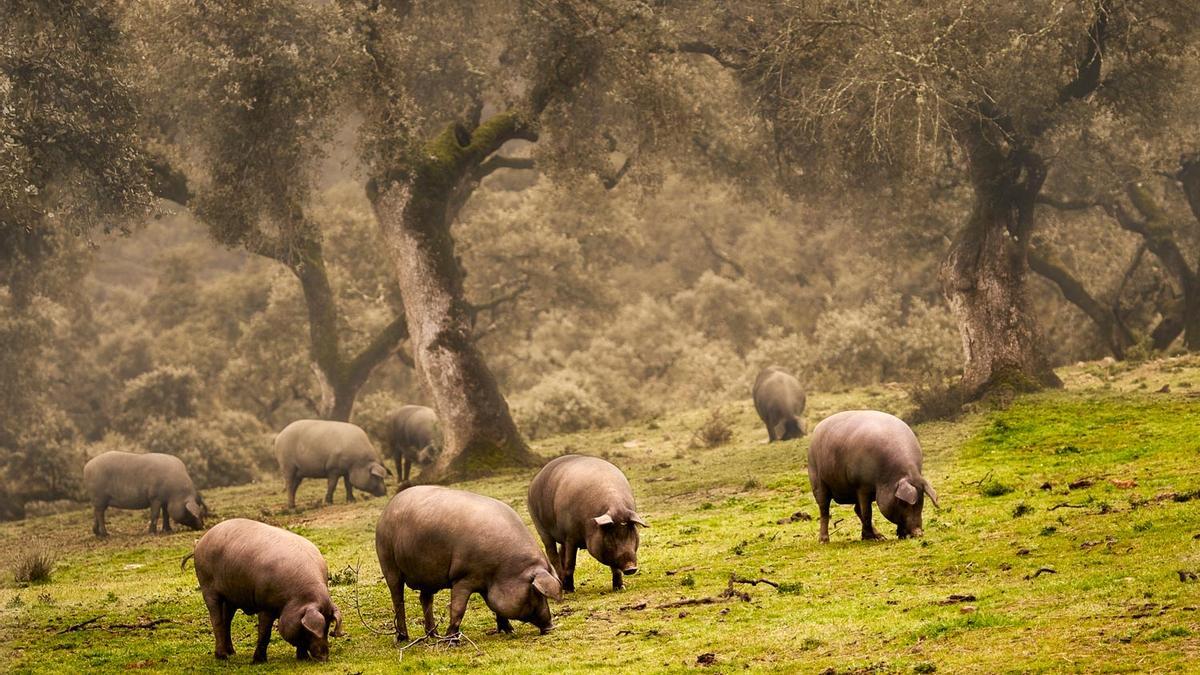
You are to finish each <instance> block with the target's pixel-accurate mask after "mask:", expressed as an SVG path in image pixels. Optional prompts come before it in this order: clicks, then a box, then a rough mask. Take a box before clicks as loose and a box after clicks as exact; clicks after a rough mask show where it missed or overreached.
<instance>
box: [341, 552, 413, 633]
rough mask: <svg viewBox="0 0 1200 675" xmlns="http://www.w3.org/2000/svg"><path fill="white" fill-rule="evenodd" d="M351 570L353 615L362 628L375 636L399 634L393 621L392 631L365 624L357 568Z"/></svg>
mask: <svg viewBox="0 0 1200 675" xmlns="http://www.w3.org/2000/svg"><path fill="white" fill-rule="evenodd" d="M361 564H362V563H361V561H360V562H359V565H361ZM346 567H350V566H349V565H346ZM353 569H354V611H355V613H357V614H358V620H359V622H361V623H362V625H363V628H366V629H367V630H369V631H371V632H372V633H374V634H376V635H397V634H399V632H400V627H399V626H397V625H396V623H395V620H393V621H392V629H391V630H390V631H389V630H387V629H382V630H381V629H378V628H375V627H374V626H372V625H371V624H369V623H367V619H366V617H364V616H363V613H362V602H361V601H360V600H359V597H358V586H359V579H360V578H361V577H359V575H358V567H354V568H353ZM414 644H415V641H414ZM409 646H412V645H411V644H410V645H409Z"/></svg>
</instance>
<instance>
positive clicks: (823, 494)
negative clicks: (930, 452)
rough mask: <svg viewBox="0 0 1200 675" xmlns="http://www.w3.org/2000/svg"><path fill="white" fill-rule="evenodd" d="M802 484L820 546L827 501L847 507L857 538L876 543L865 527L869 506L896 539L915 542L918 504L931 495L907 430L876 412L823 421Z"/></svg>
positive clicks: (919, 532)
mask: <svg viewBox="0 0 1200 675" xmlns="http://www.w3.org/2000/svg"><path fill="white" fill-rule="evenodd" d="M808 480H809V482H810V483H811V484H812V491H813V496H814V497H816V498H817V506H818V507H819V508H820V510H821V542H822V543H825V542H828V541H829V502H830V500H833V501H836V502H837V503H839V504H853V505H854V512H855V513H857V514H858V518H859V520H861V521H862V538H863V539H882V538H883V537H882V536H881V535H880V534H879V533H878V532H876V531H875V527H874V526H873V525H872V524H871V502H872V501H875V502H877V503H878V504H879V511H880V512H881V513H883V516H884V517H885V518H887V519H888V520H890V521H892V522H893V523H895V524H896V535H897V536H899V537H901V538H905V537H909V536H913V537H919V536H921V535H922V534H923V533H924V531H923V529H922V527H921V505H922V502H923V497H924V495H928V496H929V499H930V500H932V501H933V505H934V506H937V493H936V492H934V491H933V486H932V485H930V484H929V481H927V480H925V478H924V477H922V476H921V444H920V443H918V442H917V437H916V436H915V435H914V434H913V432H912V429H910V428H908V425H907V424H905V423H904V422H903V421H901V420H899V419H898V418H896V417H893V416H892V415H889V414H887V413H884V412H879V411H877V410H847V411H845V412H840V413H837V414H836V415H831V416H830V417H827V418H825V419H824V420H822V421H821V423H820V424H818V425H817V428H816V429H815V430H814V431H813V437H812V443H811V444H810V445H809V446H808Z"/></svg>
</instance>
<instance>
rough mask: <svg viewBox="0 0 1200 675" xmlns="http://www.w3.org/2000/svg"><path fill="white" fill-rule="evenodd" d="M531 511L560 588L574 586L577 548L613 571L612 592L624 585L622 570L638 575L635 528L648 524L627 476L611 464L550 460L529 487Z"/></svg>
mask: <svg viewBox="0 0 1200 675" xmlns="http://www.w3.org/2000/svg"><path fill="white" fill-rule="evenodd" d="M529 515H530V516H531V517H532V518H533V526H534V528H536V529H537V531H538V535H539V536H541V538H542V543H543V544H544V545H545V547H546V555H547V556H549V557H550V560H551V561H553V562H554V566H555V570H556V571H557V572H558V575H559V578H560V579H562V586H563V590H566V591H573V590H575V556H576V553H577V552H578V551H579V549H580V548H586V549H587V551H588V553H591V554H592V557H593V558H595V559H596V560H599V561H600V562H601V563H603V564H605V565H607V566H608V567H609V568H611V569H612V587H613V590H614V591H616V590H620V589H621V588H623V587H624V585H625V583H624V575H625V574H635V573H637V570H638V566H637V551H638V543H639V542H638V530H637V527H638V526H639V525H640V526H642V527H646V522H645V521H643V520H642V517H641V516H639V515H638V513H637V508H636V506H635V505H634V503H633V489H632V488H630V487H629V481H628V480H626V478H625V474H623V473H621V470H620V469H618V468H617V467H615V466H613V465H612V464H609V463H608V462H606V461H604V460H602V459H599V458H596V457H584V456H582V455H564V456H562V457H558V458H557V459H554V460H551V461H550V462H549V463H547V464H546V466H544V467H542V470H541V471H539V472H538V475H537V476H535V477H534V479H533V482H532V483H530V485H529ZM560 544H561V546H562V548H561V550H560V549H559V545H560Z"/></svg>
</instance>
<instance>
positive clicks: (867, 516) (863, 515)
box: [854, 490, 883, 541]
mask: <svg viewBox="0 0 1200 675" xmlns="http://www.w3.org/2000/svg"><path fill="white" fill-rule="evenodd" d="M854 512H855V513H857V514H858V519H859V520H860V521H862V538H863V540H864V541H866V540H871V539H883V536H882V535H880V534H879V533H878V532H876V531H875V526H874V525H873V524H871V493H870V492H866V491H863V490H859V491H858V503H857V504H855V505H854Z"/></svg>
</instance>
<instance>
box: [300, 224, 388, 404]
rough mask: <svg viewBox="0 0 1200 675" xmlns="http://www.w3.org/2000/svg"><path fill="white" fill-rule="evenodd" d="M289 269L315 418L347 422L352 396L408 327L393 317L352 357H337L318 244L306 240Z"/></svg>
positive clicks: (333, 312) (333, 307) (334, 320)
mask: <svg viewBox="0 0 1200 675" xmlns="http://www.w3.org/2000/svg"><path fill="white" fill-rule="evenodd" d="M289 267H291V269H292V271H293V272H294V273H295V274H296V276H297V277H298V278H299V279H300V286H301V288H302V289H303V291H304V304H305V306H306V307H307V309H308V328H309V352H310V354H311V355H312V359H313V373H314V374H315V375H316V377H317V384H318V386H319V387H320V390H321V403H320V405H319V408H318V410H317V414H318V415H319V416H320V417H322V418H323V419H328V420H335V421H338V422H349V421H350V414H351V413H352V412H353V411H354V401H355V399H356V398H357V397H358V392H359V391H360V390H361V389H362V387H363V385H364V384H366V382H367V378H368V377H369V376H370V375H371V372H372V371H373V370H375V368H376V367H378V366H379V364H381V363H383V361H384V359H386V358H387V357H388V356H389V355H390V354H391V353H392V352H393V351H395V349H396V347H397V346H398V345H399V344H400V343H401V342H403V341H404V339H405V338H406V337H408V328H407V326H406V324H405V321H404V319H403V318H402V317H398V318H396V319H395V320H393V321H392V322H391V323H390V324H388V325H387V326H386V327H384V328H383V330H381V331H380V332H379V334H377V335H376V336H375V337H374V339H372V340H371V343H370V344H368V345H367V347H366V348H364V349H363V350H362V351H361V352H360V353H359V354H358V355H356V356H355V357H354V358H353V359H349V360H347V359H345V358H343V356H342V351H341V340H340V336H339V334H338V312H337V304H336V302H337V301H336V299H335V297H334V294H333V287H332V286H331V285H330V283H329V275H328V273H327V272H326V270H325V260H324V256H323V254H322V251H321V245H320V243H319V242H314V241H309V242H306V244H305V245H304V247H303V248H302V249H301V250H299V251H298V252H297V253H296V259H295V260H293V261H290V262H289Z"/></svg>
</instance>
